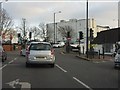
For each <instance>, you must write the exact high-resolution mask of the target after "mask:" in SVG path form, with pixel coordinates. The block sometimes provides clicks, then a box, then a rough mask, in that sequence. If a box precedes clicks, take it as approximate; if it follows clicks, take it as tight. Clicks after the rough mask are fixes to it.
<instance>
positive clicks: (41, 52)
mask: <svg viewBox="0 0 120 90" xmlns="http://www.w3.org/2000/svg"><path fill="white" fill-rule="evenodd" d="M26 57H27V61H26V67H28V66H29V65H30V64H50V65H51V67H54V64H55V55H54V49H53V48H52V46H51V44H50V43H48V42H32V43H31V44H30V45H29V47H28V49H27V51H26Z"/></svg>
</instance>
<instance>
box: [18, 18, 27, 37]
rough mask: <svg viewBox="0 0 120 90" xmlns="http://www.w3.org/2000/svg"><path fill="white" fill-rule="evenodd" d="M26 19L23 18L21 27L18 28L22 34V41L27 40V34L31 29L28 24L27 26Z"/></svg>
mask: <svg viewBox="0 0 120 90" xmlns="http://www.w3.org/2000/svg"><path fill="white" fill-rule="evenodd" d="M26 22H27V21H26V19H25V18H22V21H21V25H20V27H17V28H18V30H17V31H19V32H21V38H22V39H25V38H27V37H26V36H27V32H28V31H29V28H28V27H27V24H26Z"/></svg>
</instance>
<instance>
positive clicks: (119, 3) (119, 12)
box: [118, 1, 120, 27]
mask: <svg viewBox="0 0 120 90" xmlns="http://www.w3.org/2000/svg"><path fill="white" fill-rule="evenodd" d="M118 27H120V1H119V2H118Z"/></svg>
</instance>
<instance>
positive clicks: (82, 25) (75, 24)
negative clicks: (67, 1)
mask: <svg viewBox="0 0 120 90" xmlns="http://www.w3.org/2000/svg"><path fill="white" fill-rule="evenodd" d="M64 26H70V27H71V28H72V30H73V31H74V32H73V37H72V38H71V41H73V42H75V41H77V40H78V39H79V32H80V31H82V32H83V37H84V39H82V40H81V42H82V43H81V47H84V49H85V50H86V19H79V20H77V19H70V20H69V21H65V20H61V21H60V22H56V23H55V33H54V23H49V24H47V27H46V29H47V31H48V34H51V35H50V41H52V42H54V35H55V42H57V41H65V40H66V38H65V37H62V35H61V33H60V32H59V31H58V29H59V27H64ZM90 29H92V30H93V32H94V34H93V35H94V37H96V36H97V32H100V31H103V30H107V29H108V27H102V26H98V25H97V24H96V20H94V19H93V18H92V19H88V38H89V37H90ZM88 46H90V45H88Z"/></svg>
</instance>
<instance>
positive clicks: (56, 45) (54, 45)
mask: <svg viewBox="0 0 120 90" xmlns="http://www.w3.org/2000/svg"><path fill="white" fill-rule="evenodd" d="M52 46H53V47H54V48H59V47H60V45H59V43H54V44H53V45H52Z"/></svg>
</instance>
